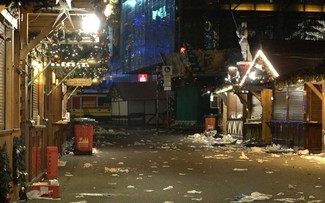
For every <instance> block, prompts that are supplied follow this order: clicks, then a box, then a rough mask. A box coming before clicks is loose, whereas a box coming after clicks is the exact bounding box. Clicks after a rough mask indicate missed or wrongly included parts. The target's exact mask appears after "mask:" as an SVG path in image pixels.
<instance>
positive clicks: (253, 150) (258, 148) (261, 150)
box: [251, 147, 265, 153]
mask: <svg viewBox="0 0 325 203" xmlns="http://www.w3.org/2000/svg"><path fill="white" fill-rule="evenodd" d="M251 151H252V152H253V153H265V152H264V151H263V149H262V148H261V147H251Z"/></svg>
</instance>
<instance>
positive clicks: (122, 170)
mask: <svg viewBox="0 0 325 203" xmlns="http://www.w3.org/2000/svg"><path fill="white" fill-rule="evenodd" d="M104 170H105V173H128V172H129V169H127V168H126V169H125V168H108V167H105V168H104Z"/></svg>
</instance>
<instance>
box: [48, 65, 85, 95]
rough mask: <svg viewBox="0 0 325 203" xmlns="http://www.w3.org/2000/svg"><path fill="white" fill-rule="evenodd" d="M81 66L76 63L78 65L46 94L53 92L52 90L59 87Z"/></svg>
mask: <svg viewBox="0 0 325 203" xmlns="http://www.w3.org/2000/svg"><path fill="white" fill-rule="evenodd" d="M78 67H79V65H76V67H74V68H73V69H72V70H71V71H70V72H69V73H68V74H67V75H66V76H65V77H64V78H63V79H62V80H61V81H60V82H59V84H57V85H56V86H55V87H54V88H53V89H52V90H51V91H50V92H49V93H47V94H46V95H47V96H49V95H50V94H52V92H53V91H54V90H55V89H56V88H57V87H59V86H60V85H61V84H62V83H63V82H64V81H65V80H66V79H67V78H68V77H69V76H70V75H71V74H72V73H73V71H75V70H76V69H77V68H78Z"/></svg>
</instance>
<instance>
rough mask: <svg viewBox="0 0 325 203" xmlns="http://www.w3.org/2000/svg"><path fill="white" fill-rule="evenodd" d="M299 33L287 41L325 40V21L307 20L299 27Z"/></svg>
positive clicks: (296, 32)
mask: <svg viewBox="0 0 325 203" xmlns="http://www.w3.org/2000/svg"><path fill="white" fill-rule="evenodd" d="M297 29H298V30H297V31H295V32H294V33H292V34H291V36H289V37H288V38H287V40H293V39H299V40H315V41H317V40H325V21H324V20H311V19H307V20H304V21H303V22H300V23H299V24H298V25H297Z"/></svg>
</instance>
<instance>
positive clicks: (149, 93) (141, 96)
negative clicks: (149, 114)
mask: <svg viewBox="0 0 325 203" xmlns="http://www.w3.org/2000/svg"><path fill="white" fill-rule="evenodd" d="M112 88H115V89H116V90H117V91H118V93H119V95H120V96H121V97H122V98H123V99H124V100H154V99H156V88H157V84H156V82H155V81H152V82H119V83H115V84H114V85H113V87H112ZM165 95H166V93H165V92H164V91H159V98H160V99H163V98H165Z"/></svg>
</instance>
